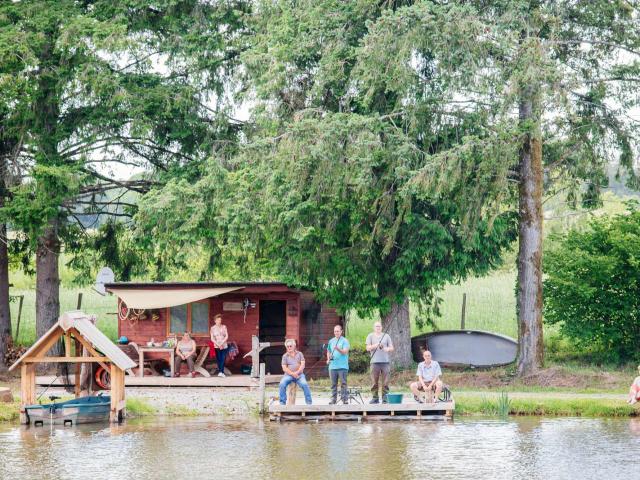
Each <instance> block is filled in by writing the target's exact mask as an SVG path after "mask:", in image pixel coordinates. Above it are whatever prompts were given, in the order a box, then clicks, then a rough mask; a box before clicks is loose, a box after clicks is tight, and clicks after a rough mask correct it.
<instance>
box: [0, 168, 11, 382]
mask: <svg viewBox="0 0 640 480" xmlns="http://www.w3.org/2000/svg"><path fill="white" fill-rule="evenodd" d="M0 174H2V172H1V171H0ZM2 183H3V181H2V180H0V208H2V207H3V206H4V196H3V185H2ZM10 339H11V309H10V308H9V252H8V249H7V226H6V225H5V224H4V223H2V224H0V370H4V369H5V368H6V367H8V365H6V364H5V362H4V356H5V353H7V346H8V343H9V340H10Z"/></svg>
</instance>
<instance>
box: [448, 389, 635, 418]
mask: <svg viewBox="0 0 640 480" xmlns="http://www.w3.org/2000/svg"><path fill="white" fill-rule="evenodd" d="M455 401H456V410H455V413H456V415H488V416H505V415H539V416H567V417H636V416H638V415H639V414H640V411H639V410H638V409H637V408H634V407H633V406H631V405H627V404H626V403H625V402H624V401H623V400H616V399H609V398H570V397H561V398H558V397H553V396H549V397H548V398H540V397H535V398H526V397H524V398H522V397H517V398H511V397H510V394H508V393H506V394H504V395H501V394H498V393H496V394H494V395H491V396H489V395H486V394H483V395H481V396H479V395H477V394H471V393H464V392H462V393H457V394H456V395H455Z"/></svg>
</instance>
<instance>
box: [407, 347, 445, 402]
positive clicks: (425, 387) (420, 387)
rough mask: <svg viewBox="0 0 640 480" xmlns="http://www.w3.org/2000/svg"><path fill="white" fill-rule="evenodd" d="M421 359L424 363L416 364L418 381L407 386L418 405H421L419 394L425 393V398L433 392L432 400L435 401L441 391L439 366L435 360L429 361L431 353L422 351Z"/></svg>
mask: <svg viewBox="0 0 640 480" xmlns="http://www.w3.org/2000/svg"><path fill="white" fill-rule="evenodd" d="M422 358H424V362H420V363H419V364H418V371H417V372H416V375H417V376H418V381H417V382H413V383H412V384H411V385H409V387H410V388H411V391H412V392H413V398H415V400H416V402H418V403H423V402H422V400H420V397H419V395H420V392H427V396H431V392H433V391H435V396H434V398H435V399H437V398H438V396H439V395H440V392H441V391H442V381H441V380H440V376H441V375H442V370H441V369H440V364H439V363H438V362H436V361H435V360H431V352H430V351H429V350H425V351H424V353H423V354H422Z"/></svg>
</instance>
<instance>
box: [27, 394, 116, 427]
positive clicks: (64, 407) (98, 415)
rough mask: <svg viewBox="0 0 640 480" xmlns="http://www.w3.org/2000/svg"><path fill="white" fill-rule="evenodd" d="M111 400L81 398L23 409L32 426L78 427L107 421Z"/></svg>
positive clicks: (104, 398) (100, 397) (105, 397)
mask: <svg viewBox="0 0 640 480" xmlns="http://www.w3.org/2000/svg"><path fill="white" fill-rule="evenodd" d="M110 407H111V398H110V397H108V396H98V397H82V398H77V399H73V400H68V401H66V402H59V403H50V404H45V405H29V406H27V407H25V413H26V414H27V423H29V424H32V425H36V426H38V425H49V424H53V425H78V424H81V423H97V422H104V421H108V420H109V410H110Z"/></svg>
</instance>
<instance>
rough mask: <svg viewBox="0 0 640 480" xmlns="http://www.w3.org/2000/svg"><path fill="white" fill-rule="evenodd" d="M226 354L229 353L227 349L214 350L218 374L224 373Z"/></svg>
mask: <svg viewBox="0 0 640 480" xmlns="http://www.w3.org/2000/svg"><path fill="white" fill-rule="evenodd" d="M227 353H229V347H227V348H222V349H221V348H216V360H217V361H218V372H220V373H224V361H225V360H226V359H227Z"/></svg>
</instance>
